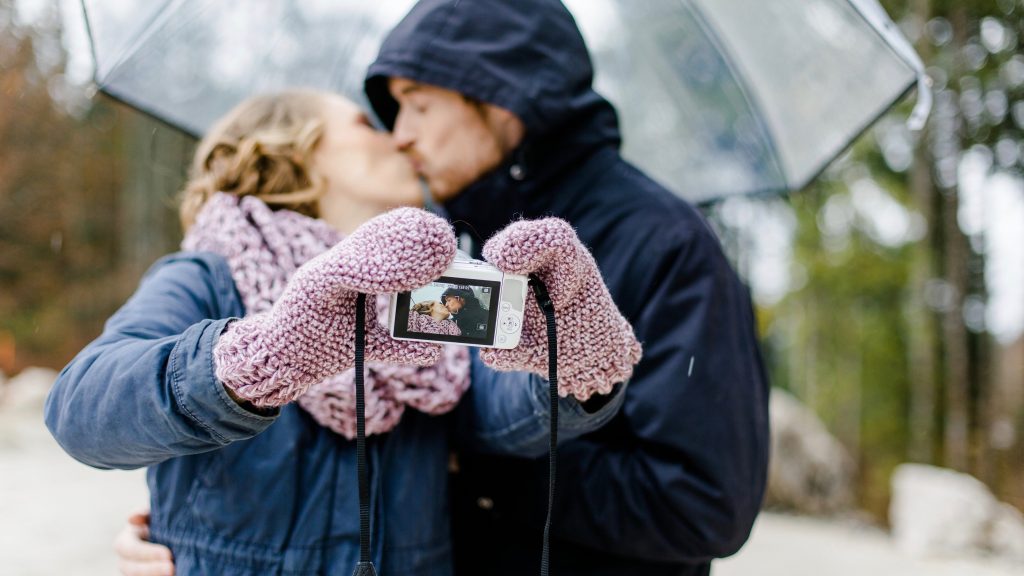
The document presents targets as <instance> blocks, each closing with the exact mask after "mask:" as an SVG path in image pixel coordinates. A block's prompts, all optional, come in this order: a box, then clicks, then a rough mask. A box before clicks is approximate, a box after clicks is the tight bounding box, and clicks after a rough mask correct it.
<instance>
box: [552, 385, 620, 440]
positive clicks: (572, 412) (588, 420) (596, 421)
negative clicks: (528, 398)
mask: <svg viewBox="0 0 1024 576" xmlns="http://www.w3.org/2000/svg"><path fill="white" fill-rule="evenodd" d="M544 383H545V385H547V381H544ZM628 385H629V384H628V382H622V383H620V384H616V385H615V387H614V388H613V389H612V392H611V394H610V395H609V396H610V397H609V399H608V401H607V402H605V404H604V405H603V406H601V407H600V408H599V409H598V410H596V411H594V412H587V411H586V409H584V408H583V404H582V403H581V402H580V401H579V400H577V399H576V398H573V397H572V396H568V397H566V398H559V399H558V427H559V429H561V430H565V431H572V432H578V433H580V434H585V433H587V432H591V431H593V430H597V429H598V428H601V427H602V426H604V425H605V424H607V423H608V421H609V420H611V419H612V418H614V417H615V415H616V414H618V413H619V409H620V408H622V404H623V402H625V399H626V387H627V386H628ZM538 388H540V387H538ZM544 390H546V387H545V388H544ZM543 401H544V403H545V404H544V406H545V408H544V412H545V413H547V412H548V409H547V405H548V404H549V403H550V400H549V399H548V395H547V394H545V395H544V398H543Z"/></svg>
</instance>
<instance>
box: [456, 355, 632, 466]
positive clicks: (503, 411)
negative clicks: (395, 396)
mask: <svg viewBox="0 0 1024 576" xmlns="http://www.w3.org/2000/svg"><path fill="white" fill-rule="evenodd" d="M470 359H471V364H470V374H471V376H472V379H473V384H472V386H470V387H469V390H468V391H467V392H466V394H465V396H463V397H462V400H461V402H460V404H459V407H458V409H457V410H458V425H459V430H458V435H459V439H460V444H462V445H463V446H464V447H467V448H469V449H471V450H473V451H477V452H485V453H491V454H501V455H505V456H519V457H523V458H537V457H540V456H543V455H544V454H547V451H548V448H549V444H550V441H549V434H550V418H551V395H550V386H549V385H548V381H547V380H546V379H544V378H541V377H540V376H537V375H536V374H531V373H529V372H498V371H496V370H492V369H491V368H490V367H488V366H487V365H486V364H484V363H483V362H482V361H481V360H480V356H479V354H478V353H477V350H476V349H475V348H473V349H470ZM627 387H628V386H627V384H626V383H623V384H620V385H619V386H617V387H616V388H615V389H614V390H613V392H612V394H611V395H610V396H609V397H607V398H605V399H604V403H603V404H602V405H601V406H600V407H599V408H597V409H595V410H593V411H588V410H586V409H584V407H583V405H581V404H580V403H579V402H578V401H577V400H576V399H575V398H571V397H570V398H559V399H558V441H559V446H561V445H562V443H563V442H565V441H568V440H571V439H573V438H578V437H579V436H581V435H583V434H585V433H587V432H592V431H594V430H597V429H598V428H600V427H601V426H604V425H605V424H606V423H607V422H608V421H609V420H611V419H612V418H613V417H614V416H615V415H616V414H617V413H618V411H619V409H620V408H621V407H622V402H623V400H624V399H625V389H626V388H627ZM588 406H589V405H588ZM559 449H561V448H559Z"/></svg>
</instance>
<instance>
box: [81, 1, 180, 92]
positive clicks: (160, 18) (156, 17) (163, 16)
mask: <svg viewBox="0 0 1024 576" xmlns="http://www.w3.org/2000/svg"><path fill="white" fill-rule="evenodd" d="M82 2H83V5H84V2H85V0H82ZM181 4H182V1H181V0H172V2H171V5H170V6H169V7H167V8H164V9H163V10H160V11H158V12H156V13H154V14H153V16H152V17H151V18H150V19H149V22H148V23H146V25H145V26H143V27H142V28H141V30H140V32H139V34H138V35H137V36H136V37H135V38H134V39H133V40H132V41H131V43H129V44H128V46H127V47H126V48H125V49H124V50H123V51H122V52H121V55H120V57H119V58H118V59H117V60H116V61H114V64H113V65H111V66H110V71H109V72H108V73H107V78H109V77H111V76H113V75H114V71H115V70H117V68H118V67H119V66H121V64H123V63H124V62H125V60H127V59H128V58H129V57H130V56H131V55H132V54H134V53H135V51H136V50H137V49H138V47H139V46H141V45H142V43H143V42H145V41H146V40H148V39H149V37H150V36H152V35H153V32H154V31H155V30H157V29H159V28H160V26H161V25H162V24H163V23H164V22H166V21H167V19H168V18H170V15H171V13H173V12H175V11H177V9H178V8H179V7H180V6H181ZM94 47H95V44H94ZM97 68H98V66H97ZM97 82H98V83H100V84H101V85H102V84H103V82H101V81H99V80H97Z"/></svg>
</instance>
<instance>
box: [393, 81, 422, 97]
mask: <svg viewBox="0 0 1024 576" xmlns="http://www.w3.org/2000/svg"><path fill="white" fill-rule="evenodd" d="M420 88H422V86H421V85H419V84H409V85H408V86H406V87H404V88H402V89H401V90H399V91H398V94H399V95H402V96H404V95H406V94H410V93H412V92H415V91H417V90H419V89H420Z"/></svg>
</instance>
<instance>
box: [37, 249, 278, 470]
mask: <svg viewBox="0 0 1024 576" xmlns="http://www.w3.org/2000/svg"><path fill="white" fill-rule="evenodd" d="M242 314H243V310H242V305H241V302H240V299H239V297H238V295H237V292H236V291H235V288H234V283H233V282H232V280H231V276H230V271H229V270H228V267H227V264H226V262H224V260H223V259H221V258H220V257H218V256H215V255H212V254H203V253H187V254H175V255H171V256H168V257H166V258H164V259H162V260H160V261H159V262H157V263H156V264H155V265H154V266H153V267H152V268H151V269H150V271H149V272H147V274H146V276H145V277H144V278H143V280H142V283H141V285H140V286H139V289H138V290H137V291H136V292H135V294H134V295H133V296H132V297H131V299H129V300H128V302H127V303H126V304H125V305H124V306H123V307H122V308H121V309H120V310H118V311H117V313H115V314H114V315H113V316H112V317H111V318H110V320H108V321H107V324H106V327H105V328H104V331H103V334H102V335H100V337H99V338H97V339H96V340H95V341H93V342H92V343H91V344H89V345H88V346H87V347H86V348H85V349H84V350H82V352H80V353H79V354H78V356H76V357H75V358H74V360H72V361H71V363H70V364H68V365H67V367H65V368H64V370H63V371H62V372H61V374H60V376H59V378H58V379H57V382H56V383H55V384H54V387H53V389H52V390H51V391H50V395H49V397H48V398H47V401H46V414H45V417H46V424H47V426H48V427H49V429H50V432H51V433H52V434H53V435H54V437H55V438H56V439H57V441H58V442H59V443H60V445H61V446H62V447H63V448H64V450H66V451H67V452H68V453H69V454H71V455H72V456H73V457H75V458H76V459H78V460H80V461H81V462H83V463H85V464H88V465H90V466H94V467H97V468H124V469H130V468H138V467H142V466H148V465H152V464H156V463H158V462H161V461H163V460H166V459H168V458H172V457H174V456H181V455H185V454H193V453H198V452H205V451H209V450H214V449H216V448H219V447H221V446H224V445H226V444H228V443H230V442H233V441H236V440H242V439H246V438H250V437H252V436H254V435H256V434H258V433H259V432H261V431H263V430H264V429H266V428H267V426H269V425H270V424H271V423H272V422H273V421H274V418H275V416H276V412H275V411H267V412H265V413H263V414H257V413H255V412H253V411H250V410H247V409H246V408H244V407H242V406H241V405H239V403H238V402H236V401H235V400H232V399H231V397H230V396H229V395H228V393H227V391H226V390H225V388H224V386H223V385H222V384H221V383H220V382H219V381H218V380H217V378H216V377H215V376H214V366H213V353H212V351H213V346H214V344H215V343H216V341H217V338H218V336H219V335H220V333H221V331H222V330H223V329H224V327H225V326H226V325H227V323H228V322H229V321H230V318H231V317H232V316H241V315H242Z"/></svg>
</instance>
